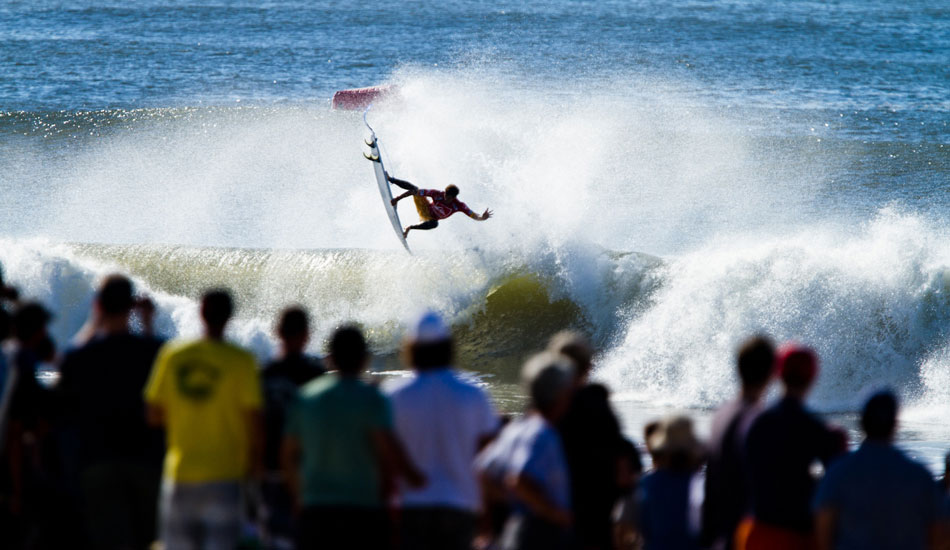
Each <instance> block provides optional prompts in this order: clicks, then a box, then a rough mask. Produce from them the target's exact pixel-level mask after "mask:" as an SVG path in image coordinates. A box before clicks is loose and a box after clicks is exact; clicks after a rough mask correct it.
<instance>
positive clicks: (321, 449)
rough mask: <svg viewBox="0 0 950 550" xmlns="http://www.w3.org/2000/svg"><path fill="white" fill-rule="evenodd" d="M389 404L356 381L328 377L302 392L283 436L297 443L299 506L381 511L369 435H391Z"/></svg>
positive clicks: (334, 376) (382, 397)
mask: <svg viewBox="0 0 950 550" xmlns="http://www.w3.org/2000/svg"><path fill="white" fill-rule="evenodd" d="M392 426H393V418H392V409H391V407H390V404H389V400H388V399H387V398H386V397H385V396H384V395H383V394H382V393H380V392H379V390H377V389H376V388H375V387H373V386H370V385H369V384H367V383H365V382H363V381H361V380H358V379H356V378H344V377H340V376H339V375H337V374H329V375H326V376H323V377H321V378H318V379H316V380H314V381H312V382H310V383H309V384H307V385H306V386H304V387H303V388H301V390H300V393H299V394H298V397H297V403H296V404H295V406H294V407H293V409H292V410H291V414H290V417H289V418H288V422H287V430H286V432H285V433H286V434H287V436H289V437H293V438H295V439H297V440H298V441H299V442H300V447H301V462H300V478H301V500H302V501H303V505H304V506H326V505H335V506H340V505H343V506H366V507H378V506H382V504H383V500H382V495H381V488H380V481H381V480H380V474H379V463H378V460H377V458H376V453H375V450H374V449H373V442H372V439H371V437H370V434H371V433H372V431H374V430H392Z"/></svg>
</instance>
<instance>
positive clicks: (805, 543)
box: [736, 344, 847, 550]
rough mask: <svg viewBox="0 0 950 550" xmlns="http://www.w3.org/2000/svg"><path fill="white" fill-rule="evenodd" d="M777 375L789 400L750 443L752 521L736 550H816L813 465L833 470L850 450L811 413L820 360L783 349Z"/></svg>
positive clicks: (752, 433) (761, 421)
mask: <svg viewBox="0 0 950 550" xmlns="http://www.w3.org/2000/svg"><path fill="white" fill-rule="evenodd" d="M776 367H777V371H778V374H779V376H780V377H781V379H782V383H783V385H784V386H785V395H784V396H783V397H782V399H781V400H780V401H779V402H778V403H776V404H775V405H773V406H771V407H769V408H768V409H766V410H765V411H764V412H763V413H762V414H760V415H759V417H758V418H757V419H756V420H755V422H753V424H752V428H751V429H750V430H749V435H748V437H747V440H746V453H747V454H746V460H747V462H746V463H747V464H748V469H749V475H750V478H749V483H750V488H751V493H750V494H751V506H752V519H751V520H746V521H743V523H742V524H740V526H739V528H738V529H737V531H736V547H737V548H740V549H743V548H745V549H748V550H760V549H763V550H782V549H785V548H789V549H792V548H799V549H810V548H814V546H815V541H814V533H813V530H812V515H811V501H812V498H813V496H814V491H815V485H816V482H815V479H814V477H812V473H811V466H812V464H813V463H814V462H815V461H816V460H820V461H821V462H822V463H823V464H824V465H825V467H826V468H827V467H828V466H829V465H830V463H831V461H832V459H834V458H835V457H836V456H838V455H840V454H841V453H843V452H844V451H845V450H846V448H847V442H846V439H845V437H844V435H843V434H842V433H840V432H837V431H834V430H831V429H829V428H828V427H827V426H825V424H824V422H822V421H821V420H819V419H818V418H817V417H815V416H814V415H813V414H812V413H810V412H809V411H808V410H807V409H806V408H805V398H806V396H807V395H808V392H809V391H810V390H811V387H812V383H813V382H814V380H815V377H816V376H817V374H818V357H817V356H816V355H815V353H814V352H813V351H812V350H810V349H808V348H806V347H802V346H799V345H795V344H792V345H787V346H785V347H783V348H782V349H781V350H779V353H778V361H777V365H776Z"/></svg>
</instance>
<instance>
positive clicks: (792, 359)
mask: <svg viewBox="0 0 950 550" xmlns="http://www.w3.org/2000/svg"><path fill="white" fill-rule="evenodd" d="M776 370H777V371H778V375H779V377H780V378H781V379H782V384H784V385H785V393H786V394H787V395H789V396H792V397H798V398H804V397H805V395H806V394H807V393H808V390H809V389H811V385H812V383H814V381H815V377H817V376H818V355H817V354H816V353H815V352H814V351H813V350H812V349H811V348H808V347H805V346H803V345H801V344H795V343H790V344H785V345H784V346H782V347H781V349H779V351H778V356H777V358H776Z"/></svg>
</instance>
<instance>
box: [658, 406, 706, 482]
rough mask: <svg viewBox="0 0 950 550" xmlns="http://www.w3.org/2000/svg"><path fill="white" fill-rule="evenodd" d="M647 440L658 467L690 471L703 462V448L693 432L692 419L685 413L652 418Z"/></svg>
mask: <svg viewBox="0 0 950 550" xmlns="http://www.w3.org/2000/svg"><path fill="white" fill-rule="evenodd" d="M646 444H647V450H648V451H650V456H651V457H652V458H653V464H654V466H655V467H656V468H657V469H662V468H670V469H673V470H677V471H684V472H691V471H694V470H696V469H697V468H699V467H700V465H702V462H703V458H704V456H705V448H704V447H703V444H702V443H701V442H700V441H699V439H697V437H696V434H695V433H694V432H693V421H692V420H690V418H689V417H686V416H671V417H668V418H665V419H663V420H660V421H658V422H651V423H650V424H649V425H648V426H647V431H646Z"/></svg>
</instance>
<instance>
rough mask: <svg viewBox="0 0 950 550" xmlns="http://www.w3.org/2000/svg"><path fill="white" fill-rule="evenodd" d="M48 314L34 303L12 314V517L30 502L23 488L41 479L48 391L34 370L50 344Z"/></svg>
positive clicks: (9, 442) (9, 438)
mask: <svg viewBox="0 0 950 550" xmlns="http://www.w3.org/2000/svg"><path fill="white" fill-rule="evenodd" d="M51 318H52V317H51V315H50V313H49V312H48V311H47V310H46V308H44V307H43V306H42V305H40V304H38V303H36V302H26V303H23V304H21V305H20V306H19V307H18V308H17V309H16V311H15V312H14V314H13V319H12V328H13V343H12V345H11V346H10V347H9V350H8V351H9V355H8V357H9V360H10V365H9V368H10V369H11V370H12V371H13V372H12V373H11V374H12V375H13V376H14V377H15V382H14V383H13V384H12V390H11V391H12V393H11V394H10V404H9V410H8V411H7V420H8V424H7V426H8V431H7V445H6V447H7V451H8V463H9V468H10V490H11V494H10V498H9V504H10V509H11V512H12V513H13V515H14V516H19V515H20V514H21V513H22V512H23V511H24V506H27V507H29V506H30V503H27V502H25V501H24V498H25V497H26V496H28V493H31V494H32V495H33V496H35V494H36V491H32V490H31V491H27V490H26V489H27V487H26V485H29V484H30V483H31V482H32V481H35V480H36V479H37V478H38V477H40V474H41V472H38V471H35V470H36V468H37V467H38V465H39V464H40V463H41V462H42V461H41V460H40V456H41V455H42V449H41V447H42V445H43V443H44V442H45V436H46V432H47V431H48V423H47V419H46V418H45V415H46V411H47V409H48V392H47V390H46V389H45V388H44V387H43V386H41V385H40V383H39V381H38V380H37V377H36V374H37V367H38V366H39V365H40V363H41V362H42V360H43V357H42V356H43V355H47V354H48V350H46V349H44V348H46V347H47V345H48V343H49V334H48V333H47V331H46V325H47V324H48V323H49V322H50V320H51Z"/></svg>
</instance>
